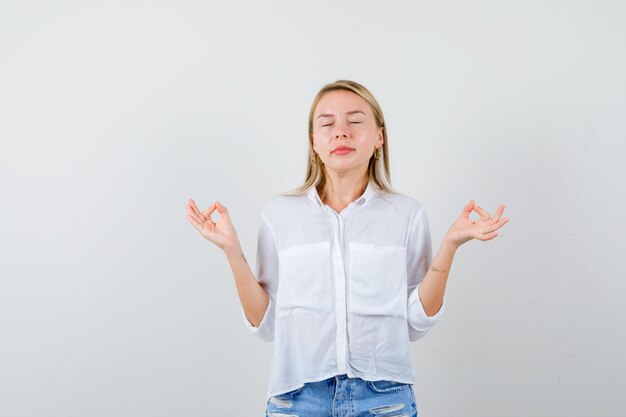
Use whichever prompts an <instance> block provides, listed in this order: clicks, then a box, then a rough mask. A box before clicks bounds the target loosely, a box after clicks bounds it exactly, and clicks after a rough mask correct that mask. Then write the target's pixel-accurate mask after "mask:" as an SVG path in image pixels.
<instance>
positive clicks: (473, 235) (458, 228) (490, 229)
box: [444, 200, 509, 248]
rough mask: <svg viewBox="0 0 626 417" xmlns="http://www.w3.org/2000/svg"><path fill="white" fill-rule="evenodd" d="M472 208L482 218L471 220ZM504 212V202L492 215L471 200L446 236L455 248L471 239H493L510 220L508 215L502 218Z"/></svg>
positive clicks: (446, 239)
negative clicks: (497, 231)
mask: <svg viewBox="0 0 626 417" xmlns="http://www.w3.org/2000/svg"><path fill="white" fill-rule="evenodd" d="M472 210H473V211H475V212H476V213H478V214H479V215H480V219H478V220H476V221H475V222H474V221H471V220H470V218H469V216H470V214H471V213H472ZM503 212H504V204H500V206H499V207H498V211H496V214H495V215H494V216H493V217H491V216H490V215H489V213H487V212H486V211H485V210H483V209H482V208H481V207H479V206H477V205H476V202H475V201H474V200H470V202H469V203H467V204H466V205H465V207H463V211H462V213H461V216H460V217H459V218H458V219H457V220H456V221H455V222H454V224H453V225H452V227H450V230H448V233H446V236H445V238H444V240H445V241H448V242H449V243H450V244H451V245H453V246H454V247H455V248H458V247H459V246H461V245H462V244H463V243H465V242H467V241H469V240H471V239H478V240H491V239H493V238H494V237H496V236H498V233H496V230H498V229H499V228H501V227H502V226H504V224H505V223H507V222H508V221H509V219H508V218H507V217H505V218H503V219H500V217H501V216H502V213H503Z"/></svg>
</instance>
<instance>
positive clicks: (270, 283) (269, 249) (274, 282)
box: [241, 211, 278, 342]
mask: <svg viewBox="0 0 626 417" xmlns="http://www.w3.org/2000/svg"><path fill="white" fill-rule="evenodd" d="M255 278H256V280H257V282H258V283H259V284H261V286H262V287H263V288H264V289H265V291H266V292H267V293H268V295H269V304H268V306H267V310H265V315H264V316H263V319H262V320H261V322H260V323H259V326H258V327H254V326H253V325H252V323H250V321H249V320H248V318H247V317H246V314H245V312H244V310H243V306H241V314H242V317H243V321H244V326H245V328H246V329H248V330H249V331H250V332H251V333H253V334H255V335H257V336H258V337H259V338H260V339H262V340H264V341H266V342H271V341H273V340H274V317H275V310H276V291H277V289H278V253H277V250H276V241H275V239H274V234H273V232H272V229H271V226H270V224H269V222H268V220H267V217H266V214H265V211H263V212H262V213H261V221H260V223H259V230H258V235H257V253H256V267H255Z"/></svg>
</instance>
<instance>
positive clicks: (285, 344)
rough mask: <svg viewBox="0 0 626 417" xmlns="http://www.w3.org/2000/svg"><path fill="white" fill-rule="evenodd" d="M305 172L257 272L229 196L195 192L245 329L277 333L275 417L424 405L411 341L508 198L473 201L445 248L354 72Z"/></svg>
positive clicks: (280, 208) (263, 246) (274, 213)
mask: <svg viewBox="0 0 626 417" xmlns="http://www.w3.org/2000/svg"><path fill="white" fill-rule="evenodd" d="M305 178H306V179H305V182H304V184H303V185H302V186H301V187H299V188H297V189H296V190H293V191H291V192H287V193H283V194H279V195H276V196H274V197H272V198H271V199H270V200H269V202H268V203H267V204H266V205H265V207H264V209H263V211H262V213H261V216H260V224H259V230H258V241H257V258H256V268H255V271H254V273H253V271H252V270H251V268H250V267H249V265H248V263H247V261H246V258H245V257H244V255H243V253H242V250H241V245H240V243H239V240H238V238H237V233H236V232H235V228H234V227H233V224H232V221H231V218H230V216H229V214H228V210H227V208H226V207H224V206H223V205H221V204H220V203H219V202H217V201H216V202H215V203H214V204H213V205H212V206H211V207H209V208H208V209H206V210H205V211H203V212H201V211H200V210H199V209H198V208H197V207H196V204H195V203H194V201H193V200H191V199H190V200H189V201H188V204H187V210H188V216H187V218H188V220H189V221H190V222H191V224H192V225H193V226H195V227H196V229H198V231H199V232H200V233H201V234H202V235H203V236H204V237H205V238H207V239H208V240H210V241H211V242H213V243H215V244H216V245H217V246H218V247H220V248H221V249H222V250H223V251H224V253H225V255H226V257H227V258H228V261H229V263H230V266H231V268H232V270H233V275H234V278H235V284H236V286H237V292H238V294H239V298H240V301H241V312H242V319H243V323H244V325H245V327H246V328H247V329H248V330H249V331H250V332H252V333H254V334H256V335H257V336H258V337H259V338H261V339H262V340H265V341H273V342H274V355H273V359H272V367H271V372H270V378H269V388H268V391H267V404H266V416H273V415H276V416H277V415H294V416H306V417H314V416H371V415H379V414H380V415H382V414H384V415H385V416H386V417H391V416H401V415H402V416H406V415H410V416H417V414H418V407H417V405H416V400H415V393H414V391H413V383H414V382H415V373H414V371H413V367H412V363H411V355H410V347H409V343H410V342H414V341H416V340H418V339H420V338H422V337H424V335H425V334H426V333H427V332H428V331H429V330H430V329H431V328H432V327H433V326H434V325H435V324H436V323H437V322H439V321H440V319H441V315H442V313H443V311H444V308H445V297H444V293H445V287H446V282H447V278H448V273H449V271H450V267H451V265H452V259H453V257H454V254H455V252H456V250H457V249H458V248H459V247H460V246H461V245H462V244H464V243H466V242H467V241H469V240H470V239H475V240H481V241H488V240H491V239H493V238H494V237H496V236H497V232H496V231H497V230H498V229H499V228H500V227H502V226H503V225H504V224H505V223H506V222H507V221H508V219H507V218H502V213H503V211H504V205H500V207H499V208H498V210H497V211H496V213H495V215H494V216H491V215H490V214H489V213H488V212H487V211H485V210H484V209H482V208H480V207H478V206H477V205H476V204H475V202H474V201H473V200H471V201H469V202H468V203H467V204H466V205H465V207H463V209H462V211H461V214H460V216H459V218H458V219H456V221H455V222H454V223H453V224H452V226H451V227H450V229H449V230H448V232H447V233H446V235H445V236H444V238H443V240H442V243H441V246H440V248H439V250H438V252H437V254H436V256H435V257H434V259H433V256H432V247H431V238H430V229H429V223H428V217H427V215H426V210H425V208H424V206H423V205H422V204H421V203H420V202H418V201H417V200H415V199H414V198H412V197H409V196H406V195H403V194H400V193H398V192H396V191H394V190H393V189H392V187H391V181H390V169H389V152H388V147H387V126H386V124H385V119H384V117H383V113H382V110H381V108H380V106H379V105H378V103H377V101H376V99H375V98H374V96H373V95H372V94H371V93H370V92H369V91H368V90H367V89H366V88H365V87H364V86H362V85H361V84H358V83H356V82H353V81H349V80H339V81H336V82H334V83H330V84H328V85H326V86H324V87H323V88H322V89H321V90H320V91H319V92H318V94H317V96H316V97H315V99H314V100H313V104H312V106H311V109H310V112H309V159H308V164H307V170H306V177H305ZM215 210H217V211H218V212H219V214H220V216H221V217H220V219H219V220H218V221H217V222H213V221H212V219H211V217H210V216H211V213H213V212H214V211H215ZM472 211H476V212H477V213H478V214H479V215H480V219H479V220H477V221H472V220H470V218H469V216H470V214H471V212H472Z"/></svg>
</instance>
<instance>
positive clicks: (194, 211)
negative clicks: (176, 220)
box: [187, 198, 202, 219]
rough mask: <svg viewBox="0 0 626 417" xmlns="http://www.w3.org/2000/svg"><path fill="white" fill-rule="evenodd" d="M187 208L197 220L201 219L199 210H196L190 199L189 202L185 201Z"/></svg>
mask: <svg viewBox="0 0 626 417" xmlns="http://www.w3.org/2000/svg"><path fill="white" fill-rule="evenodd" d="M187 208H189V209H190V210H191V211H192V212H193V214H195V216H196V217H197V218H199V219H200V218H202V213H200V210H198V207H197V206H196V202H195V201H193V199H191V198H190V199H189V200H187Z"/></svg>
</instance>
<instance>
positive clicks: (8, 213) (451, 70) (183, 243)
mask: <svg viewBox="0 0 626 417" xmlns="http://www.w3.org/2000/svg"><path fill="white" fill-rule="evenodd" d="M625 19H626V6H625V4H624V2H622V1H598V0H595V1H553V0H541V1H517V2H513V1H496V0H493V1H484V0H481V1H462V0H459V1H445V0H438V1H417V2H415V1H397V2H386V3H383V2H379V1H376V2H374V1H363V0H361V1H349V2H345V1H344V2H339V1H315V2H296V1H273V2H257V1H249V2H236V1H229V2H226V1H220V2H217V1H215V2H209V1H193V2H192V1H181V0H177V1H173V0H169V1H128V0H124V1H100V2H86V1H39V2H34V1H9V0H2V2H1V3H0V140H1V141H2V142H1V147H0V199H1V200H0V201H1V204H0V417H22V416H46V417H47V416H54V417H57V416H58V417H61V416H64V417H65V416H67V417H77V416H90V417H91V416H93V417H100V416H116V417H126V416H128V417H130V416H133V417H135V416H149V417H157V416H164V417H165V416H213V415H225V416H250V417H251V416H259V415H263V413H264V410H265V392H266V388H267V378H268V372H269V367H270V360H271V353H272V344H271V343H265V342H263V341H261V340H259V339H257V338H255V337H254V336H253V335H251V334H249V333H247V331H246V330H245V329H244V327H243V323H242V319H241V316H240V304H239V299H238V296H237V293H236V289H235V286H234V282H233V279H232V274H231V271H230V268H229V266H228V263H227V262H226V258H225V257H224V255H223V253H222V252H221V251H220V250H219V249H218V248H217V247H216V246H215V245H213V244H212V243H211V242H209V241H207V240H205V239H203V238H202V237H201V236H200V234H199V233H198V232H197V231H196V230H195V229H194V228H193V227H192V226H191V224H190V223H189V222H188V221H187V219H186V211H185V203H186V200H187V199H188V198H190V197H191V198H194V199H195V200H196V202H197V203H198V205H199V206H200V208H201V209H204V208H206V207H207V206H209V205H211V204H212V203H213V202H214V201H215V200H219V201H220V202H222V203H223V204H224V205H225V206H226V207H228V208H229V209H230V212H231V216H232V218H233V220H234V222H235V227H236V229H237V231H238V234H239V236H240V239H241V241H242V244H243V246H244V251H245V253H246V255H247V257H248V259H249V260H250V262H251V263H252V264H253V263H254V258H255V256H254V254H255V247H256V231H257V225H258V221H259V214H260V211H261V209H262V208H263V206H264V205H265V203H266V202H267V201H268V200H269V199H270V198H271V197H272V196H273V195H275V194H278V193H280V192H282V191H286V190H289V189H292V188H295V187H296V186H298V185H300V184H301V183H302V181H303V180H304V173H305V172H304V170H305V164H306V157H307V153H306V152H307V130H306V129H307V116H308V111H309V106H310V104H311V102H312V100H313V97H314V95H315V93H316V92H317V90H318V89H319V88H321V87H322V86H323V85H324V84H326V83H328V82H332V81H335V80H337V79H342V78H347V79H352V80H355V81H357V82H360V83H362V84H364V85H365V86H366V87H367V88H369V89H370V90H371V91H372V93H373V94H374V95H375V96H376V98H377V99H378V101H379V103H380V105H381V106H382V109H383V111H384V114H385V116H386V122H387V126H388V131H389V142H388V143H389V151H390V158H391V168H392V181H393V185H394V187H395V188H396V189H398V190H399V191H401V192H403V193H405V194H408V195H410V196H412V197H414V198H416V199H417V200H418V201H420V202H421V203H422V204H423V205H424V206H425V207H426V209H427V212H428V215H429V219H430V222H431V230H432V236H433V249H434V250H435V251H436V250H437V249H438V247H439V244H440V243H441V239H442V238H443V236H444V234H445V232H446V231H447V230H448V228H449V227H450V225H451V224H452V222H453V221H454V220H455V219H456V218H457V216H458V215H459V214H460V213H461V210H462V208H463V206H464V205H465V204H466V203H467V202H468V201H469V200H470V199H475V200H476V201H477V204H479V205H480V206H482V207H484V208H486V209H487V210H488V211H489V212H490V213H492V214H493V213H494V212H495V210H496V209H497V206H498V204H500V203H503V204H505V205H506V210H505V216H507V217H509V218H510V221H509V223H508V224H506V225H505V226H504V227H503V228H502V229H501V230H500V236H498V237H497V238H495V239H494V240H492V241H489V242H481V241H475V240H474V241H470V242H469V243H467V244H465V245H463V246H462V247H461V248H460V249H459V251H458V252H457V254H456V257H455V259H454V263H453V265H452V271H451V272H450V278H449V281H448V287H447V292H446V297H447V299H446V300H447V311H446V316H445V318H444V319H443V320H442V322H441V323H439V324H438V325H437V326H436V327H435V328H433V330H432V331H431V333H429V335H428V336H427V337H425V338H424V339H421V340H420V341H418V342H416V343H415V344H413V345H412V349H413V359H414V366H415V370H416V374H417V382H416V384H415V386H414V389H415V393H416V399H417V405H418V408H419V411H420V416H422V417H448V416H450V417H454V416H472V417H474V416H475V417H492V416H493V417H500V416H508V417H516V416H519V417H522V416H524V417H526V416H550V417H551V416H568V417H577V416H580V417H583V416H589V415H598V416H600V415H601V416H605V417H609V416H621V415H623V410H624V408H625V407H626V400H625V398H626V397H625V396H624V395H623V389H624V386H625V385H626V360H625V359H624V356H623V352H624V351H625V350H626V344H625V340H626V326H625V325H624V319H625V318H626V317H625V316H626V314H625V308H624V306H623V305H622V303H623V301H622V300H623V299H624V293H625V289H626V283H625V282H624V278H625V274H624V272H623V271H624V265H623V260H624V256H623V255H624V249H623V248H624V246H623V240H624V236H626V230H625V229H626V228H625V221H624V214H625V213H626V204H625V202H626V198H625V193H624V189H625V188H626V187H625V185H626V181H625V178H626V175H624V174H625V172H624V160H625V158H624V155H625V154H626V153H625V152H624V148H625V146H624V140H625V139H626V117H625V116H626V81H625V80H626V78H625V77H624V74H626V25H624V21H625ZM474 217H477V216H476V215H475V214H474V215H473V218H474ZM217 218H219V216H218V215H217V213H215V214H214V219H217Z"/></svg>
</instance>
